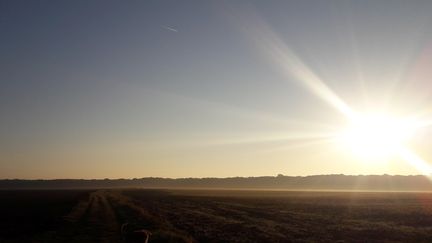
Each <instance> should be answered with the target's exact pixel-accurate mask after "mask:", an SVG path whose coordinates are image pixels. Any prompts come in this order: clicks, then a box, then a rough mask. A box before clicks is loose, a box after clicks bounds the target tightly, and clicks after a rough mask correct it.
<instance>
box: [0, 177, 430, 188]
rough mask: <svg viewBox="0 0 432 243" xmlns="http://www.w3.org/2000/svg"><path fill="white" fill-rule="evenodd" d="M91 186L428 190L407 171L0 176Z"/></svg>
mask: <svg viewBox="0 0 432 243" xmlns="http://www.w3.org/2000/svg"><path fill="white" fill-rule="evenodd" d="M78 188H82V189H87V188H88V189H93V188H214V189H217V188H220V189H222V188H228V189H237V188H238V189H242V188H243V189H287V190H390V191H432V182H431V180H430V179H429V178H428V177H426V176H421V175H411V176H401V175H357V176H353V175H314V176H284V175H281V174H279V175H277V176H261V177H230V178H180V179H170V178H158V177H146V178H139V179H137V178H134V179H97V180H96V179H94V180H84V179H82V180H81V179H57V180H20V179H5V180H0V189H78Z"/></svg>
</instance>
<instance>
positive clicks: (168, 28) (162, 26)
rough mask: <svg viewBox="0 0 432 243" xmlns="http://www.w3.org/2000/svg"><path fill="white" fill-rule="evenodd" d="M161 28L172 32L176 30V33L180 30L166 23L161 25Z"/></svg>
mask: <svg viewBox="0 0 432 243" xmlns="http://www.w3.org/2000/svg"><path fill="white" fill-rule="evenodd" d="M161 28H163V29H166V30H169V31H172V32H176V33H177V32H178V30H177V29H174V28H172V27H169V26H166V25H161Z"/></svg>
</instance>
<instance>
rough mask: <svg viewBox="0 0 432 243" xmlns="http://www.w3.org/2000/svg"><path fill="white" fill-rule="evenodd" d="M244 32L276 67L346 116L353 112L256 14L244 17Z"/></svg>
mask: <svg viewBox="0 0 432 243" xmlns="http://www.w3.org/2000/svg"><path fill="white" fill-rule="evenodd" d="M244 22H245V23H247V24H246V26H245V27H246V28H245V30H246V33H247V34H248V37H249V39H250V40H252V41H253V42H254V43H255V46H256V47H257V48H258V49H259V50H261V51H262V53H263V54H264V56H266V58H267V59H268V60H269V61H270V62H272V63H273V64H275V66H277V67H278V69H279V71H280V72H281V74H283V75H284V76H286V77H287V78H288V80H291V79H292V78H294V80H295V81H297V83H299V84H300V85H302V86H303V87H305V88H306V89H308V90H309V91H310V92H311V93H313V94H314V95H315V96H317V97H319V98H320V99H322V100H324V101H325V102H326V103H328V104H329V105H331V106H332V107H333V108H335V109H336V110H338V111H339V112H341V113H342V114H344V115H345V116H346V117H352V116H354V112H353V110H352V109H351V108H350V107H349V106H348V105H347V104H346V103H345V101H343V100H342V99H341V98H340V97H339V96H338V95H337V94H336V93H335V92H334V91H333V90H332V89H331V88H330V87H329V86H328V85H327V84H326V83H325V82H324V81H323V80H322V79H321V78H320V77H319V76H318V75H317V74H316V73H314V72H313V71H312V70H311V69H310V68H309V67H308V66H307V65H306V64H305V63H304V62H303V61H302V60H301V59H300V58H299V57H298V56H297V55H296V54H295V53H294V51H292V50H291V49H290V48H289V47H288V46H287V45H286V43H285V42H284V41H282V39H281V38H279V36H278V35H277V34H276V33H275V32H274V31H272V30H271V28H270V27H269V26H268V25H266V24H265V23H264V22H263V21H260V19H259V18H258V17H255V18H250V19H248V21H244Z"/></svg>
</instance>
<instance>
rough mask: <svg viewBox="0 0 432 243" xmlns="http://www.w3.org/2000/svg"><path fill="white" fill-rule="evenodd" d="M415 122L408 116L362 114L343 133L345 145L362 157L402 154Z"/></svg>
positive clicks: (353, 119) (372, 157)
mask: <svg viewBox="0 0 432 243" xmlns="http://www.w3.org/2000/svg"><path fill="white" fill-rule="evenodd" d="M414 132H415V125H414V123H413V122H412V121H410V120H409V119H401V118H396V117H392V116H389V115H385V114H359V115H356V116H355V117H354V118H351V119H350V122H349V125H348V126H347V128H346V129H345V130H344V131H343V132H342V134H341V139H342V142H343V144H344V145H345V146H346V147H348V149H350V150H351V151H352V152H353V153H354V154H355V155H356V156H358V157H360V158H362V159H373V160H378V159H385V160H387V159H389V158H391V157H392V156H395V155H399V154H400V152H401V151H402V150H403V149H404V148H405V146H406V143H407V142H408V141H409V140H410V139H411V138H412V136H413V134H414Z"/></svg>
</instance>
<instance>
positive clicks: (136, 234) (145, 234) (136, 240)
mask: <svg viewBox="0 0 432 243" xmlns="http://www.w3.org/2000/svg"><path fill="white" fill-rule="evenodd" d="M121 234H122V237H123V240H124V242H126V243H148V241H149V238H150V235H151V234H152V233H151V232H150V231H148V230H145V229H135V227H131V226H130V225H129V223H124V224H123V225H122V226H121Z"/></svg>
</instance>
